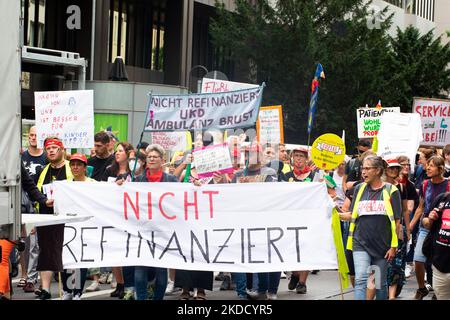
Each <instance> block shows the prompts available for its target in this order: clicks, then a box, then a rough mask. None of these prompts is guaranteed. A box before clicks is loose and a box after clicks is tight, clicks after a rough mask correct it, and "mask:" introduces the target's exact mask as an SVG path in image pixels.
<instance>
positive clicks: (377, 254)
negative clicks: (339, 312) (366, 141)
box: [347, 156, 402, 300]
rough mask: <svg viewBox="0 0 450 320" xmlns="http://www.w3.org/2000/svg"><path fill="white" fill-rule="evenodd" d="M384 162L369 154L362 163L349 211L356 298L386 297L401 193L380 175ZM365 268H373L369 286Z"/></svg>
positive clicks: (349, 236) (394, 252)
mask: <svg viewBox="0 0 450 320" xmlns="http://www.w3.org/2000/svg"><path fill="white" fill-rule="evenodd" d="M384 170H385V162H384V161H383V159H382V158H381V157H378V156H369V157H367V158H366V159H365V160H364V162H363V166H362V178H363V179H364V183H361V184H360V185H358V186H357V187H356V188H355V191H354V195H353V200H352V204H351V206H350V210H351V212H352V215H351V224H350V230H349V235H348V239H347V249H348V250H352V251H353V260H354V264H355V300H366V299H373V298H374V297H373V295H372V294H371V293H372V292H373V291H368V292H366V289H367V288H372V289H373V288H375V289H376V298H377V300H384V299H386V298H387V268H388V263H389V262H390V261H392V260H393V259H394V257H395V254H396V251H397V246H398V239H397V233H396V231H397V224H398V223H399V221H400V217H401V212H402V209H401V199H400V192H399V190H398V189H397V187H395V186H394V185H392V184H390V183H387V182H383V180H381V177H382V175H383V173H384ZM368 270H372V271H373V277H374V280H375V286H371V282H372V280H370V283H369V282H368V281H369V277H368Z"/></svg>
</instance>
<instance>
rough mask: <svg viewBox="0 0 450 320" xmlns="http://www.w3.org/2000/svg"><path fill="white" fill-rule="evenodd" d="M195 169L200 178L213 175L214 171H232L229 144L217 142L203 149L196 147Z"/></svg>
mask: <svg viewBox="0 0 450 320" xmlns="http://www.w3.org/2000/svg"><path fill="white" fill-rule="evenodd" d="M192 154H193V156H194V164H195V170H196V171H197V174H198V176H199V178H207V177H211V176H212V175H213V174H214V172H219V173H232V172H233V164H232V163H231V155H230V149H229V148H228V144H227V143H224V144H215V145H211V146H207V147H204V148H201V149H194V151H193V153H192Z"/></svg>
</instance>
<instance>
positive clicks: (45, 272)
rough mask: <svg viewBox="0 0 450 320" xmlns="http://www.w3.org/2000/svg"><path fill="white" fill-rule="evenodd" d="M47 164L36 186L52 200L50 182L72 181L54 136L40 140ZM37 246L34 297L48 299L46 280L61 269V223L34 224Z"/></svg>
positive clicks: (48, 210)
mask: <svg viewBox="0 0 450 320" xmlns="http://www.w3.org/2000/svg"><path fill="white" fill-rule="evenodd" d="M44 149H45V152H46V153H47V159H48V161H49V164H48V165H46V166H45V167H44V169H42V171H41V172H40V173H39V179H38V183H37V187H38V189H39V190H40V191H41V192H42V193H44V194H45V195H46V196H47V198H48V199H53V181H60V180H73V175H72V171H71V170H70V166H69V161H66V160H65V159H64V146H63V143H62V142H61V141H60V140H59V139H58V138H56V137H48V138H46V139H45V141H44ZM39 213H40V214H53V213H54V212H53V208H48V207H43V206H41V207H40V208H39ZM36 230H37V235H38V244H39V248H40V252H39V259H38V264H37V270H38V271H40V275H41V283H42V290H41V291H40V294H39V295H38V299H41V300H48V299H50V298H51V294H50V283H51V280H52V275H53V272H61V271H63V264H62V248H63V241H64V224H57V225H50V226H42V227H37V228H36Z"/></svg>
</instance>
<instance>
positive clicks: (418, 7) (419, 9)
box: [407, 0, 435, 21]
mask: <svg viewBox="0 0 450 320" xmlns="http://www.w3.org/2000/svg"><path fill="white" fill-rule="evenodd" d="M412 7H413V9H412V13H413V14H415V15H416V16H419V17H421V18H424V19H427V20H430V21H434V10H435V0H414V2H413V6H412ZM407 9H408V7H407ZM408 13H409V12H408Z"/></svg>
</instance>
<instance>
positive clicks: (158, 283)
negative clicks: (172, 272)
mask: <svg viewBox="0 0 450 320" xmlns="http://www.w3.org/2000/svg"><path fill="white" fill-rule="evenodd" d="M151 271H153V272H154V274H155V290H154V292H153V298H152V300H163V299H164V294H165V293H166V288H167V269H166V268H153V267H144V266H136V267H135V269H134V287H135V289H136V300H147V299H148V291H147V286H148V280H149V274H150V272H151Z"/></svg>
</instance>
